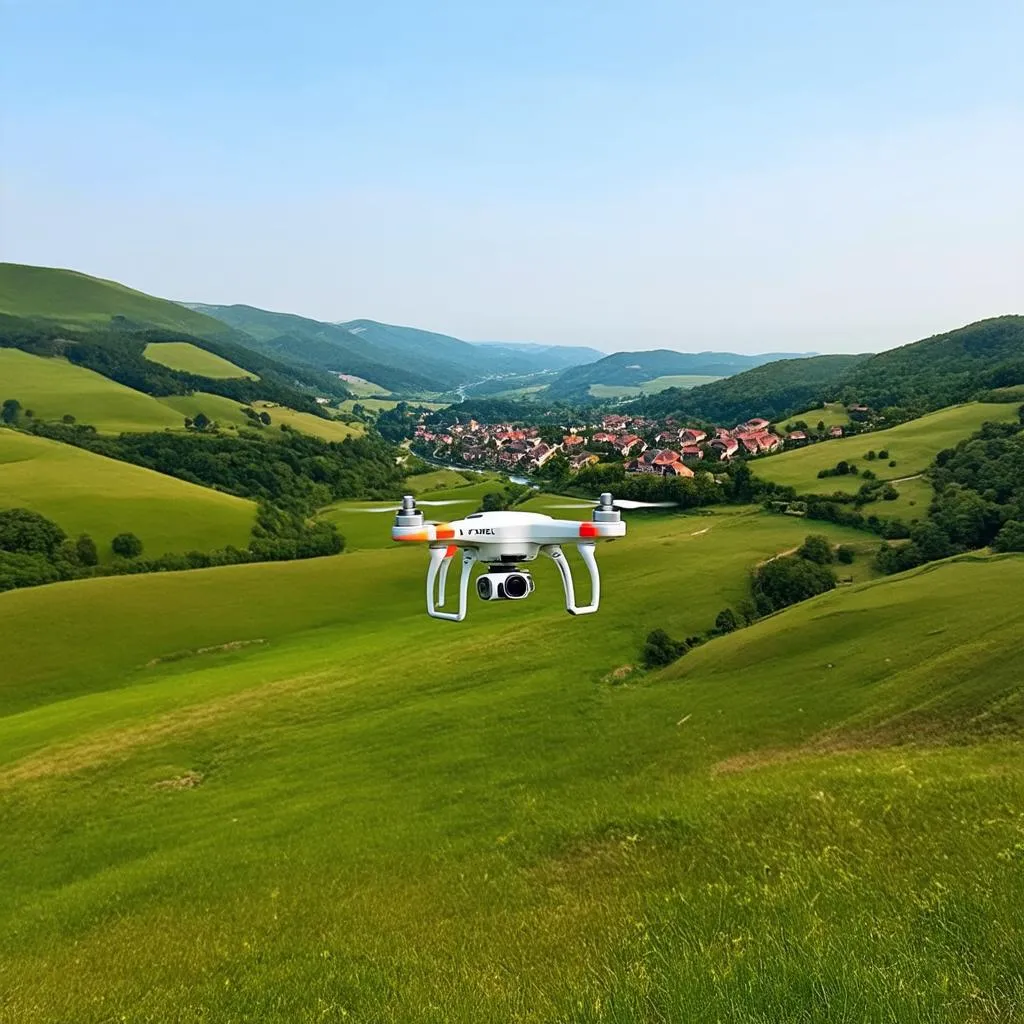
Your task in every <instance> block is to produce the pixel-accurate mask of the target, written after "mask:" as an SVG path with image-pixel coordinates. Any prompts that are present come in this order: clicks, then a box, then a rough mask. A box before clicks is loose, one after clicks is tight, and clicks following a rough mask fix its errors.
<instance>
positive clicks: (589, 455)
mask: <svg viewBox="0 0 1024 1024" xmlns="http://www.w3.org/2000/svg"><path fill="white" fill-rule="evenodd" d="M594 462H600V458H599V457H598V456H597V455H595V454H594V453H593V452H577V453H576V454H575V455H570V456H569V468H570V469H572V470H580V469H582V468H583V467H584V466H589V465H590V464H591V463H594Z"/></svg>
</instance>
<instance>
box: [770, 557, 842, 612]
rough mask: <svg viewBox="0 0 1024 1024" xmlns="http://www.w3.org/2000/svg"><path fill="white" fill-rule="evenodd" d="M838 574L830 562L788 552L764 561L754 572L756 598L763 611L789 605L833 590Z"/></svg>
mask: <svg viewBox="0 0 1024 1024" xmlns="http://www.w3.org/2000/svg"><path fill="white" fill-rule="evenodd" d="M836 582H837V581H836V574H835V573H834V572H833V571H832V569H830V568H829V567H828V566H827V565H820V564H818V563H817V562H812V561H809V560H808V559H806V558H799V557H793V556H789V557H786V558H775V559H772V561H770V562H765V564H764V565H762V566H761V567H760V568H759V569H758V570H757V571H756V572H755V574H754V579H753V586H752V589H753V593H754V602H755V603H756V605H757V609H758V611H759V612H760V613H761V614H762V615H768V614H769V613H771V612H774V611H778V610H779V609H780V608H786V607H788V606H789V605H791V604H796V603H797V602H798V601H804V600H806V599H807V598H809V597H814V596H815V595H817V594H823V593H825V591H827V590H834V589H835V586H836Z"/></svg>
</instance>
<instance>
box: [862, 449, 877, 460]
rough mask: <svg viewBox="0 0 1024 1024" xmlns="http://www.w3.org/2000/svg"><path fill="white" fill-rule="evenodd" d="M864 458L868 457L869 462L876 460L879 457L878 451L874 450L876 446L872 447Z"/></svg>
mask: <svg viewBox="0 0 1024 1024" xmlns="http://www.w3.org/2000/svg"><path fill="white" fill-rule="evenodd" d="M864 458H865V459H867V460H868V462H874V461H875V459H877V458H878V453H877V452H876V451H875V450H874V448H872V449H870V450H869V451H868V453H867V455H865V456H864Z"/></svg>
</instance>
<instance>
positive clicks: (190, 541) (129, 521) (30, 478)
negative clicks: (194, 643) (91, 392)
mask: <svg viewBox="0 0 1024 1024" xmlns="http://www.w3.org/2000/svg"><path fill="white" fill-rule="evenodd" d="M0 508H30V509H32V510H33V511H35V512H39V513H40V514H42V515H44V516H47V517H48V518H50V519H52V520H54V522H56V523H58V524H59V525H60V526H61V527H62V528H63V529H64V531H65V532H66V533H67V534H69V535H70V536H77V535H78V534H79V533H88V534H89V535H90V536H91V537H92V538H93V539H94V540H95V541H96V544H97V547H98V548H99V549H100V556H101V559H102V560H103V561H109V560H110V559H111V558H112V552H111V551H110V541H111V540H112V539H113V537H115V536H116V535H117V534H119V533H124V532H131V533H134V534H136V535H137V536H138V537H139V538H140V539H141V540H142V543H143V544H144V546H145V554H146V555H160V554H164V553H166V552H169V551H176V552H185V551H195V550H200V551H210V550H213V549H214V548H222V547H225V546H227V545H228V544H234V545H236V546H237V547H245V546H246V545H247V544H248V542H249V531H250V530H251V529H252V525H253V522H254V520H255V516H256V509H255V506H254V505H253V504H252V502H249V501H245V500H244V499H242V498H236V497H233V496H232V495H230V494H222V493H221V492H219V491H214V490H210V489H209V488H206V487H197V486H195V485H194V484H190V483H186V482H185V481H184V480H177V479H175V478H174V477H170V476H164V475H163V474H162V473H155V472H153V471H152V470H148V469H143V468H142V467H140V466H132V465H130V464H128V463H126V462H117V461H115V460H113V459H107V458H104V457H103V456H101V455H93V454H92V453H91V452H87V451H83V450H82V449H80V448H73V447H71V446H70V445H63V444H59V443H58V442H56V441H48V440H46V439H45V438H41V437H32V436H29V435H27V434H20V433H17V432H16V431H13V430H8V429H0Z"/></svg>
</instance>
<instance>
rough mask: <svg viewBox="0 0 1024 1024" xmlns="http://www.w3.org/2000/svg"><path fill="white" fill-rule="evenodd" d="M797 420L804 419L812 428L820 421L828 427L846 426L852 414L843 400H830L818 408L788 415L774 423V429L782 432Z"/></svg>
mask: <svg viewBox="0 0 1024 1024" xmlns="http://www.w3.org/2000/svg"><path fill="white" fill-rule="evenodd" d="M797 420H803V421H804V422H805V423H806V424H808V426H810V427H811V428H812V429H813V428H814V427H816V426H817V425H818V424H819V423H824V424H825V426H826V427H845V426H846V425H847V424H848V423H849V422H850V414H849V413H848V412H847V411H846V406H844V405H843V403H842V402H830V403H827V404H826V405H820V406H818V407H817V408H816V409H806V410H804V412H797V413H794V414H793V415H792V416H787V417H786V418H785V419H784V420H779V421H778V422H777V423H773V424H772V429H773V430H775V431H777V432H778V433H782V431H784V430H785V428H786V426H787V425H788V424H790V423H796V421H797Z"/></svg>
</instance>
